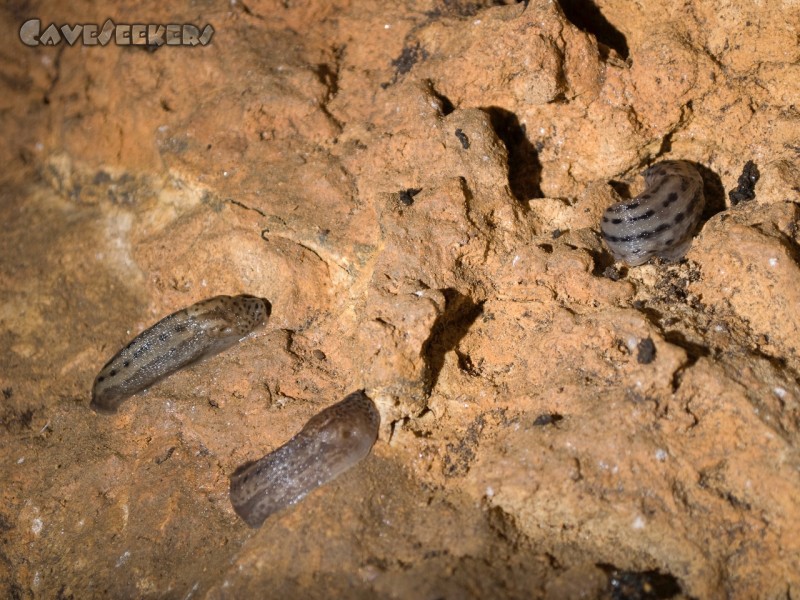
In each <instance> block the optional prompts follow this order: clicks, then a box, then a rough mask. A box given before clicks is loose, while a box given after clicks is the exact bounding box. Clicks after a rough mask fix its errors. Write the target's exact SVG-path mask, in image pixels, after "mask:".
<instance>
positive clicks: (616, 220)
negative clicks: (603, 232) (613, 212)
mask: <svg viewBox="0 0 800 600" xmlns="http://www.w3.org/2000/svg"><path fill="white" fill-rule="evenodd" d="M620 223H622V219H611V224H612V225H619V224H620Z"/></svg>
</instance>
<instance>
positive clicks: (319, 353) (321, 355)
mask: <svg viewBox="0 0 800 600" xmlns="http://www.w3.org/2000/svg"><path fill="white" fill-rule="evenodd" d="M311 354H313V355H314V358H316V359H317V360H325V358H326V357H325V353H324V352H323V351H322V350H320V349H319V348H317V349H315V350H314V352H312V353H311Z"/></svg>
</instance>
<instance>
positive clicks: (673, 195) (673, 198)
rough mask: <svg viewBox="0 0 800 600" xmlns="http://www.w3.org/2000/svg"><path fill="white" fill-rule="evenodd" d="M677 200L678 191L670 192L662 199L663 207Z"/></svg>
mask: <svg viewBox="0 0 800 600" xmlns="http://www.w3.org/2000/svg"><path fill="white" fill-rule="evenodd" d="M677 201H678V193H677V192H670V193H669V195H668V196H667V199H666V200H664V204H663V206H664V208H667V207H668V206H669V205H670V204H673V203H675V202H677Z"/></svg>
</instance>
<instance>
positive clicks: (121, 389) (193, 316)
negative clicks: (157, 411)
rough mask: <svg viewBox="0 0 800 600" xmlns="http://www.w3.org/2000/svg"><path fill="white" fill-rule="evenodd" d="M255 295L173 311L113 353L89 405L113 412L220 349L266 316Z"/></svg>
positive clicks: (267, 310) (267, 312)
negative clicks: (168, 377)
mask: <svg viewBox="0 0 800 600" xmlns="http://www.w3.org/2000/svg"><path fill="white" fill-rule="evenodd" d="M270 311H271V306H270V303H269V302H268V301H267V300H264V299H263V298H256V297H255V296H247V295H243V296H215V297H214V298H209V299H207V300H203V301H202V302H198V303H197V304H193V305H191V306H189V307H187V308H184V309H182V310H179V311H178V312H175V313H172V314H171V315H169V316H168V317H165V318H163V319H162V320H160V321H159V322H158V323H156V324H155V325H153V326H152V327H150V328H149V329H147V330H145V331H143V332H142V333H140V334H139V335H138V336H136V337H135V338H134V339H133V340H132V341H131V342H130V343H129V344H128V345H127V346H125V347H124V348H123V349H122V350H120V351H119V352H117V354H115V355H114V358H112V359H111V360H110V361H108V363H106V365H105V366H104V367H103V368H102V369H101V370H100V373H99V374H98V375H97V377H96V378H95V380H94V388H93V390H92V403H91V407H92V408H93V409H94V410H95V411H97V412H103V413H115V412H117V409H118V408H119V406H120V404H122V402H124V401H125V400H126V399H127V398H128V397H129V396H132V395H133V394H136V393H137V392H141V391H142V390H144V389H145V388H148V387H150V386H151V385H153V384H154V383H156V382H157V381H159V380H161V379H163V378H164V377H167V376H168V375H171V374H172V373H174V372H175V371H177V370H178V369H181V368H183V367H186V366H188V365H190V364H192V363H195V362H198V361H200V360H203V359H205V358H208V357H209V356H213V355H215V354H217V353H219V352H222V351H223V350H225V349H226V348H229V347H230V346H232V345H234V344H235V343H236V342H238V341H239V340H241V339H242V338H243V337H245V336H246V335H248V334H249V333H250V332H251V331H253V330H254V329H255V328H257V327H259V326H260V325H262V324H263V323H265V322H266V320H267V319H268V318H269V315H270Z"/></svg>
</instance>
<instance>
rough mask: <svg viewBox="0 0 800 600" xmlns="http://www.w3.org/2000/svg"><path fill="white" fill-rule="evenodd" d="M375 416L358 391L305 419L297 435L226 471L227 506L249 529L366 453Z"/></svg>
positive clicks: (377, 417)
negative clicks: (230, 473) (271, 450)
mask: <svg viewBox="0 0 800 600" xmlns="http://www.w3.org/2000/svg"><path fill="white" fill-rule="evenodd" d="M379 424H380V414H379V413H378V410H377V409H376V408H375V405H374V404H373V402H372V400H370V399H369V397H367V395H366V394H365V393H364V391H363V390H362V391H358V392H354V393H352V394H350V395H348V396H347V397H345V399H344V400H342V401H341V402H338V403H337V404H334V405H333V406H330V407H328V408H326V409H325V410H323V411H322V412H320V413H318V414H317V415H315V416H313V417H311V419H310V420H309V421H308V422H307V423H306V424H305V426H304V427H303V429H301V430H300V433H298V434H297V435H295V436H294V437H293V438H292V439H291V440H289V441H288V442H286V443H285V444H284V445H283V446H281V447H280V448H278V449H277V450H275V451H273V452H270V453H269V454H267V455H266V456H264V457H263V458H261V459H260V460H258V461H256V462H253V463H248V464H245V465H242V466H241V467H239V468H238V469H237V470H236V471H235V472H234V473H233V475H231V487H230V498H231V504H233V509H234V510H235V511H236V514H238V515H239V516H240V517H241V518H242V519H243V520H244V521H245V523H247V524H248V525H249V526H250V527H260V526H261V524H262V523H263V522H264V520H265V519H266V518H267V517H269V516H270V515H272V514H274V513H276V512H278V511H279V510H281V509H283V508H286V507H287V506H291V505H292V504H295V503H297V502H299V501H300V500H301V499H303V498H304V497H305V496H306V494H308V493H309V492H311V491H312V490H314V489H316V488H317V487H319V486H321V485H323V484H325V483H327V482H329V481H331V480H332V479H334V478H336V477H338V476H339V475H341V474H342V473H344V472H345V471H347V470H348V469H350V468H352V467H353V466H355V465H356V464H357V463H358V462H360V461H361V460H362V459H363V458H364V457H366V456H367V455H368V454H369V451H370V449H371V448H372V445H373V444H374V443H375V440H376V439H377V438H378V426H379Z"/></svg>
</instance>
